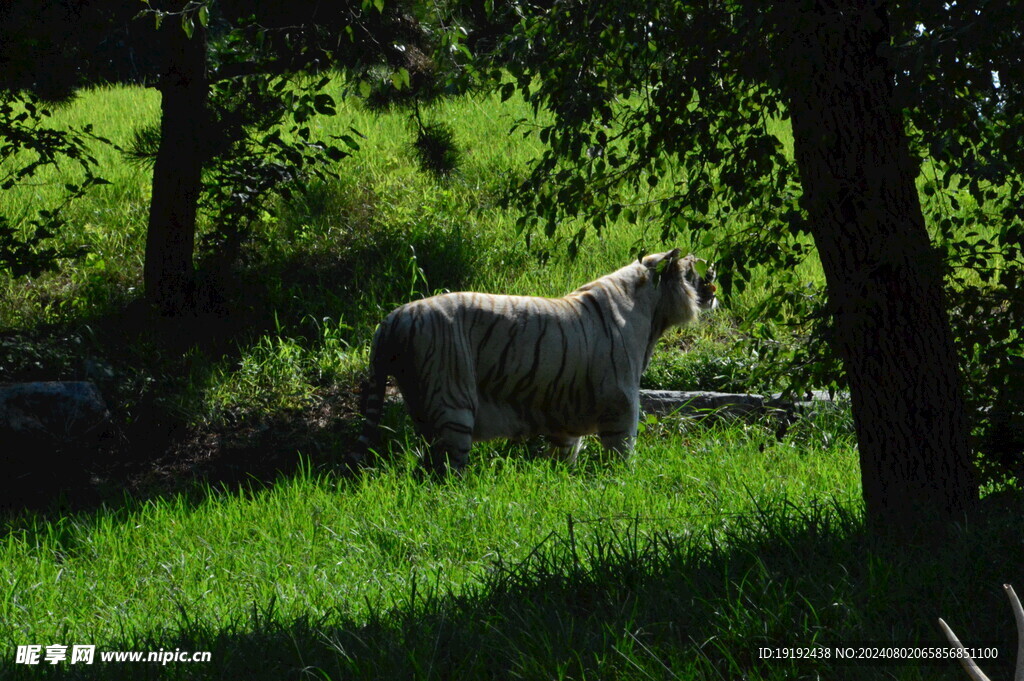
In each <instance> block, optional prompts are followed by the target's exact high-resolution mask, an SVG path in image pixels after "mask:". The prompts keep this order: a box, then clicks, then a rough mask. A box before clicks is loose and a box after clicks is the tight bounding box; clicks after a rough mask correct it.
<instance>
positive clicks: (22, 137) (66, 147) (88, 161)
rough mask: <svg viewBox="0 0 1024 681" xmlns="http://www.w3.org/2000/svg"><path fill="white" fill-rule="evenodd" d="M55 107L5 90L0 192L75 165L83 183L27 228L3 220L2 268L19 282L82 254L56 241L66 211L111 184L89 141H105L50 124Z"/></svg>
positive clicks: (68, 187)
mask: <svg viewBox="0 0 1024 681" xmlns="http://www.w3.org/2000/svg"><path fill="white" fill-rule="evenodd" d="M51 115H52V114H51V110H50V108H49V107H48V106H47V105H45V104H44V103H43V102H42V101H41V100H40V99H39V97H38V96H36V95H35V94H33V93H31V92H28V91H21V92H12V91H5V90H0V190H2V191H6V190H9V189H11V188H12V187H14V186H15V185H20V184H24V183H27V182H30V181H32V180H33V179H34V178H36V177H37V174H38V172H39V171H40V170H41V169H43V168H46V167H55V166H58V165H62V164H71V165H73V166H75V167H76V169H77V171H78V174H79V176H80V179H74V180H71V179H69V180H67V181H66V182H65V183H64V189H65V195H64V198H63V200H62V201H61V203H59V204H58V205H56V206H48V207H43V208H38V209H36V212H35V215H34V216H31V217H27V218H26V224H25V226H24V227H20V226H18V225H16V224H12V222H11V221H10V219H9V218H7V217H6V216H0V269H6V270H8V271H10V272H11V274H13V275H14V276H16V277H20V276H25V275H37V274H39V273H41V272H43V271H45V270H48V269H53V268H54V267H55V266H56V262H57V261H58V260H59V259H61V258H71V257H76V256H79V255H81V254H82V250H81V249H77V248H76V249H67V248H58V247H56V246H54V245H53V243H52V241H51V239H52V237H53V236H54V235H55V234H56V233H57V232H58V231H59V230H60V229H61V228H62V227H63V226H64V224H65V218H64V217H63V214H62V211H63V210H64V209H65V208H66V207H67V206H68V204H70V203H71V202H72V201H74V200H75V199H77V198H79V197H81V196H82V195H83V194H85V192H86V191H88V190H89V189H90V188H91V187H94V186H96V185H101V184H107V181H106V180H104V179H102V178H101V177H99V176H98V175H96V172H95V171H96V165H97V164H96V159H95V158H94V157H93V156H92V155H91V154H90V153H89V150H88V146H87V141H89V140H100V141H102V142H106V141H107V140H104V139H103V138H100V137H97V136H96V135H94V134H93V133H92V128H91V126H85V127H84V128H83V129H81V130H75V129H66V130H61V129H56V128H51V127H48V126H47V125H46V119H48V118H49V117H50V116H51Z"/></svg>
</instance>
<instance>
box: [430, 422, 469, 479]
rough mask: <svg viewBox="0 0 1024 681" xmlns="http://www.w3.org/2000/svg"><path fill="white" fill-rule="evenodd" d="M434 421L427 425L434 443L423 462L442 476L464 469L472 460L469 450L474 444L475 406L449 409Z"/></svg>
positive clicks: (431, 444) (432, 471)
mask: <svg viewBox="0 0 1024 681" xmlns="http://www.w3.org/2000/svg"><path fill="white" fill-rule="evenodd" d="M434 421H435V422H434V423H433V424H431V425H430V426H428V427H425V428H423V434H424V436H425V437H426V439H427V441H428V442H429V443H430V447H429V449H428V451H427V454H426V456H425V458H424V461H423V463H424V465H425V467H426V468H427V470H428V471H430V472H431V473H433V474H435V475H438V476H444V475H446V474H447V473H450V472H455V473H460V472H461V471H462V470H463V469H464V468H465V467H466V465H467V464H469V450H470V448H471V447H472V446H473V410H472V409H468V408H466V409H446V410H445V411H444V414H443V417H442V418H440V419H434Z"/></svg>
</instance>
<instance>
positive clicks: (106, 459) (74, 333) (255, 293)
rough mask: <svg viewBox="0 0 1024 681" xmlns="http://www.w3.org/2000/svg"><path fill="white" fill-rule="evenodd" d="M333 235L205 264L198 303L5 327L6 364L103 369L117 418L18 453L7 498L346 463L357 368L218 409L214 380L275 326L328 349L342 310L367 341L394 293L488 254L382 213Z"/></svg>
mask: <svg viewBox="0 0 1024 681" xmlns="http://www.w3.org/2000/svg"><path fill="white" fill-rule="evenodd" d="M319 238H321V241H311V242H310V243H307V244H305V245H304V246H301V245H300V246H294V244H293V245H292V246H293V247H292V248H290V250H288V251H287V252H284V251H282V252H279V253H275V252H274V251H273V249H268V251H269V254H268V253H267V252H263V253H262V255H261V256H260V260H259V261H258V262H250V263H249V264H248V265H245V266H242V267H241V268H240V269H238V270H235V271H233V272H232V273H231V274H230V275H228V276H224V277H217V276H213V275H210V274H206V275H203V276H201V277H200V285H199V287H198V292H197V299H198V300H199V303H200V304H199V305H198V308H199V311H198V312H197V313H196V314H194V315H187V316H184V317H179V318H174V319H167V318H163V317H160V316H159V315H157V314H155V313H154V312H153V311H152V310H151V309H150V308H149V307H148V306H147V305H146V304H145V303H144V302H142V301H135V302H132V303H129V304H127V305H124V306H122V307H121V308H120V309H118V310H117V311H115V312H111V313H107V314H105V315H103V316H98V317H91V318H87V319H86V318H82V319H77V320H74V321H73V322H69V323H68V324H67V325H66V326H65V327H64V328H61V329H36V330H34V331H32V332H31V333H27V334H23V335H21V336H19V337H12V339H10V340H7V339H5V338H0V341H4V342H0V367H3V374H2V376H0V378H2V380H5V381H39V380H92V381H94V382H95V383H96V384H97V385H98V387H99V389H100V392H101V393H102V394H103V396H104V398H105V400H106V402H107V404H108V406H109V407H110V411H111V414H112V419H113V427H112V429H111V430H110V432H111V436H109V437H106V438H105V439H103V440H102V441H99V442H88V443H81V444H71V445H67V444H62V445H60V446H59V447H58V446H55V445H54V444H53V443H51V442H50V441H49V440H47V439H45V438H42V439H40V441H39V442H32V443H29V444H28V445H26V446H25V447H24V448H23V449H24V451H19V452H13V453H9V456H10V457H11V458H12V460H15V459H16V460H17V461H18V462H19V466H20V470H19V473H18V476H17V480H14V481H11V480H8V482H6V483H0V510H4V509H14V510H18V509H22V508H27V509H33V510H43V511H52V512H53V513H54V514H59V513H64V512H66V511H67V510H69V509H72V510H85V509H89V508H92V507H95V506H97V505H99V504H101V503H102V504H105V505H107V506H118V505H120V504H121V503H123V501H124V497H125V492H128V494H129V495H130V496H132V497H134V498H143V499H144V498H148V497H152V496H158V495H167V494H176V493H179V492H182V491H191V493H193V494H198V495H202V494H203V490H206V489H209V488H210V487H214V488H218V487H239V486H252V485H271V484H273V482H274V481H275V480H276V479H278V478H279V477H280V476H281V475H282V474H283V475H291V474H292V473H294V472H295V470H296V468H297V467H298V465H299V462H300V456H299V455H300V454H302V455H303V456H305V457H306V458H307V460H309V461H311V462H312V464H313V466H314V467H315V468H317V469H325V468H329V467H332V466H334V465H335V464H337V463H339V462H340V460H341V458H342V456H341V455H342V454H344V453H345V452H346V451H347V450H348V449H349V448H350V446H351V443H352V442H354V439H355V434H356V431H357V429H358V413H357V412H358V396H357V395H356V394H355V393H354V387H355V386H354V381H353V380H352V379H351V377H347V378H346V377H340V378H339V377H334V376H330V375H313V376H308V377H303V380H308V381H310V383H311V384H312V390H313V391H315V399H313V400H311V405H309V404H307V405H304V406H303V407H302V408H294V409H293V408H278V409H267V408H265V405H263V404H262V403H261V402H260V401H259V400H252V401H250V402H249V403H247V402H246V401H245V400H242V399H238V400H236V402H237V403H239V404H237V405H236V406H232V407H230V408H227V409H221V410H220V411H219V412H218V413H215V414H214V416H213V417H212V418H209V417H208V411H209V410H210V407H209V406H208V405H204V404H203V401H204V399H205V397H204V394H203V393H204V390H205V388H204V386H208V385H210V384H212V383H213V382H215V381H216V380H218V378H217V377H218V375H219V373H218V372H224V371H225V370H226V371H229V372H230V371H232V370H234V369H233V368H236V367H237V366H238V363H239V361H240V360H241V358H242V357H244V356H245V355H246V354H247V353H249V352H250V351H251V348H252V347H253V346H254V344H256V343H258V342H260V339H261V338H264V337H266V336H271V337H273V338H287V339H288V340H289V341H290V342H294V343H296V344H297V346H299V347H301V348H303V349H304V351H308V352H309V354H310V356H315V353H316V352H317V351H318V348H320V347H321V346H322V345H323V343H324V333H325V331H324V328H325V326H326V325H327V324H334V325H336V326H337V330H336V333H337V334H338V336H337V337H339V338H340V339H341V341H342V342H347V343H351V344H352V345H355V346H358V345H359V344H361V343H363V342H365V340H366V336H367V335H368V334H370V333H372V331H373V328H374V327H375V325H376V322H377V321H379V319H380V318H381V317H382V316H383V314H384V313H385V312H386V311H387V310H389V309H390V308H391V306H393V305H395V304H398V303H400V302H402V301H404V300H407V299H409V298H410V296H418V295H427V294H429V293H430V292H431V291H430V290H428V289H427V288H426V284H427V283H429V285H430V286H431V287H433V286H439V287H447V288H459V287H460V285H461V284H462V283H464V282H465V281H467V279H468V277H470V276H471V273H472V272H473V270H474V268H475V267H477V266H478V265H479V263H478V262H477V260H476V255H475V250H474V247H473V243H472V240H471V239H467V238H466V237H465V236H464V235H462V234H460V233H459V231H458V230H457V229H449V230H447V231H446V230H436V231H434V232H426V231H420V232H413V233H409V234H406V233H403V232H402V231H401V230H399V229H397V228H388V229H383V228H380V229H378V230H377V231H375V232H372V233H371V232H369V231H367V233H359V234H355V233H353V234H351V235H350V237H349V241H348V242H347V243H346V244H344V248H341V247H339V245H338V244H334V243H328V242H327V241H326V239H327V236H325V235H319ZM332 332H334V331H332ZM54 339H57V340H54ZM67 339H74V341H73V342H69V341H68V340H67ZM33 350H36V351H37V352H36V354H33V353H32V351H33ZM36 355H38V356H36ZM225 368H226V369H225ZM311 373H312V374H317V373H318V372H317V371H315V367H313V368H312V369H311ZM346 381H347V383H346ZM204 410H205V411H204ZM55 471H59V472H61V474H60V475H55V474H54V472H55Z"/></svg>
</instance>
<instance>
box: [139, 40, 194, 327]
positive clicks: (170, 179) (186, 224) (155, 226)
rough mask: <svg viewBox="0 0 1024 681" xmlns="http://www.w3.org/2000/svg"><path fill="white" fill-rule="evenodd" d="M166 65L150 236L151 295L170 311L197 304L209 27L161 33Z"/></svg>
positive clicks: (174, 312) (148, 289) (148, 276)
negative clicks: (195, 263) (196, 261)
mask: <svg viewBox="0 0 1024 681" xmlns="http://www.w3.org/2000/svg"><path fill="white" fill-rule="evenodd" d="M159 33H160V36H161V38H162V39H163V40H165V41H166V42H165V50H164V54H165V55H166V57H167V64H166V66H165V68H164V71H163V74H162V76H161V79H160V84H159V89H160V95H161V105H160V113H161V118H160V146H159V149H158V151H157V157H156V163H155V165H154V166H153V196H152V199H151V202H150V209H149V231H148V233H147V235H146V263H145V271H144V279H145V284H146V297H147V298H149V300H150V301H152V302H153V303H154V304H156V305H157V307H158V308H159V309H160V310H161V312H163V313H164V314H166V315H179V314H181V313H183V312H187V311H190V310H191V309H192V308H193V305H194V287H195V271H194V269H193V264H192V256H193V254H194V252H195V233H196V209H197V202H198V200H199V191H200V186H201V179H202V178H201V173H202V165H203V154H202V145H201V139H202V137H201V135H202V132H203V123H204V121H205V119H206V97H207V77H206V31H205V30H204V29H203V27H202V26H201V25H199V24H198V22H197V24H196V26H195V30H194V32H193V34H192V37H191V38H189V37H188V36H187V35H186V34H185V32H184V31H183V30H182V28H181V26H180V25H179V24H178V22H175V21H168V22H167V24H166V25H165V26H164V27H163V28H162V30H161V31H160V32H159Z"/></svg>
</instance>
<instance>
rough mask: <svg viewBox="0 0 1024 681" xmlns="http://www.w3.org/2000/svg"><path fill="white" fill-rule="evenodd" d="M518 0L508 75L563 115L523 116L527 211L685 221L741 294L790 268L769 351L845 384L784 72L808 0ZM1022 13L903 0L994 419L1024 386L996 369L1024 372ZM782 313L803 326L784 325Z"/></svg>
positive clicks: (930, 178)
mask: <svg viewBox="0 0 1024 681" xmlns="http://www.w3.org/2000/svg"><path fill="white" fill-rule="evenodd" d="M519 7H520V10H521V19H520V21H519V22H518V23H517V24H516V25H515V26H514V27H513V28H512V30H511V33H510V35H509V37H508V38H507V39H506V40H505V42H504V44H503V45H502V46H501V47H500V48H499V49H497V50H496V51H495V52H494V60H495V61H494V64H493V65H494V66H497V65H499V64H504V65H506V66H507V68H508V72H509V73H510V74H511V80H507V81H506V82H504V83H502V84H500V86H499V89H500V92H501V93H502V96H503V97H505V98H508V97H510V96H511V95H512V94H513V92H515V91H519V92H520V93H522V95H523V97H525V98H526V99H527V100H528V101H529V102H530V103H531V104H532V105H533V108H534V111H535V112H538V111H540V110H541V109H544V110H546V111H548V112H549V113H550V115H551V116H552V118H551V121H550V122H549V123H540V124H538V123H535V122H533V121H529V120H525V119H524V120H522V121H519V122H518V123H517V125H516V127H515V128H514V130H517V131H520V132H522V134H523V135H524V136H527V135H537V136H538V137H539V138H540V140H541V141H542V142H543V143H545V145H546V147H547V150H546V152H545V154H544V156H543V158H542V159H541V160H540V161H539V162H538V163H537V164H536V165H535V167H534V168H533V172H532V173H531V174H530V176H529V177H528V178H527V179H526V180H525V181H524V182H522V183H520V184H519V185H518V186H517V187H516V188H515V190H514V194H515V197H516V199H517V200H518V201H519V203H520V204H521V205H523V206H525V207H526V208H527V209H528V210H527V212H526V215H525V216H524V217H523V219H522V220H521V222H520V228H521V229H522V230H523V231H524V232H525V233H526V234H527V235H528V236H529V235H530V234H533V233H536V232H543V233H544V234H546V235H547V236H549V237H550V236H559V237H560V238H567V239H568V241H569V251H570V253H573V252H574V251H575V250H576V249H577V248H578V247H579V245H580V244H581V243H582V241H583V239H584V238H586V236H587V234H588V232H590V231H595V232H598V233H600V232H601V231H603V230H604V229H606V228H608V226H609V225H611V224H612V223H616V222H618V223H621V222H622V221H625V222H627V223H630V224H642V225H645V226H649V228H650V237H649V238H650V239H652V240H653V239H661V240H669V239H674V238H677V237H678V236H680V235H685V236H688V237H690V240H691V241H692V242H693V243H697V244H701V247H702V248H703V249H707V251H708V252H707V253H706V254H707V255H711V256H717V259H718V260H719V262H720V267H719V272H720V274H719V279H720V282H721V284H722V286H723V289H724V290H725V293H726V295H728V294H729V293H730V292H733V291H738V290H741V289H743V288H744V287H745V285H746V283H747V281H749V279H750V278H751V276H752V275H753V273H754V272H755V271H760V272H764V271H766V270H767V271H769V272H771V277H772V278H773V279H774V281H775V286H774V288H773V289H772V290H770V291H769V292H768V294H767V295H766V296H765V297H764V299H763V301H762V302H761V304H760V305H759V306H758V307H757V308H756V309H755V310H754V311H753V313H752V314H750V315H749V319H748V322H747V331H748V332H749V334H750V337H751V341H750V342H751V343H753V344H754V345H755V347H756V350H757V352H758V354H759V355H760V356H761V357H762V359H763V360H764V362H763V364H762V366H763V367H771V369H769V371H772V372H774V373H775V374H776V377H777V378H779V379H784V381H785V382H786V383H788V384H789V387H790V388H792V389H794V390H799V389H803V388H805V387H810V386H815V387H828V386H831V385H837V384H841V383H842V382H843V380H844V379H843V374H842V370H841V366H840V364H839V362H838V361H837V360H836V358H835V357H834V356H833V355H832V351H831V349H830V347H829V345H828V343H827V341H828V339H829V338H830V336H831V334H832V333H833V331H832V326H831V313H830V309H829V307H828V302H827V298H826V296H825V295H824V291H822V290H815V289H812V288H808V287H807V286H805V285H804V283H803V282H801V281H800V279H799V277H798V275H797V274H795V272H796V269H795V268H796V266H797V265H799V264H800V263H801V262H803V261H804V260H806V259H807V258H808V257H812V256H813V254H814V248H813V245H812V244H811V242H810V239H809V236H808V235H809V232H810V230H809V225H808V222H807V213H806V211H805V209H804V205H803V194H802V190H801V185H800V181H799V180H800V178H799V176H798V173H797V169H796V166H795V163H794V161H793V157H792V153H791V152H790V151H789V149H788V148H787V145H788V142H789V135H788V121H787V118H788V112H787V108H786V105H785V99H784V97H785V95H786V93H785V88H786V82H787V81H791V80H793V79H799V78H801V73H800V72H799V66H795V65H796V64H799V63H800V60H799V59H795V58H794V57H795V56H797V55H796V54H795V53H794V50H796V51H799V50H800V49H801V47H800V46H799V45H795V44H787V42H786V40H785V39H784V37H783V36H784V34H785V31H783V30H782V27H784V26H787V25H791V23H792V22H794V21H800V20H801V18H800V12H801V7H800V3H798V2H782V3H768V4H766V3H757V2H748V1H740V2H729V3H706V2H699V1H698V2H692V1H689V0H645V1H642V2H628V3H627V2H611V3H587V2H581V1H579V0H559V1H556V2H553V3H550V2H544V3H527V4H523V5H520V6H519ZM1022 19H1024V7H1021V6H1019V5H1017V4H1010V3H995V2H982V3H970V4H969V6H968V5H966V4H962V3H940V2H934V3H931V2H929V3H891V9H890V21H891V26H890V31H891V35H892V42H891V44H890V46H889V52H888V54H887V56H888V58H889V59H890V60H891V62H892V70H893V72H894V73H896V74H898V75H897V78H896V82H895V83H894V98H895V103H896V104H897V105H898V106H900V107H901V108H902V109H903V111H904V112H905V120H906V123H907V127H908V131H909V132H910V135H911V142H912V148H913V150H914V152H915V153H916V154H917V155H918V157H919V158H920V159H921V168H922V173H923V178H922V181H923V185H922V190H923V193H924V197H925V202H924V208H925V215H926V217H927V219H928V222H929V224H930V226H931V228H932V232H933V239H934V243H935V245H936V247H937V248H938V249H939V250H940V252H942V253H943V254H944V255H945V268H946V270H945V274H946V281H947V289H948V292H949V297H950V303H951V305H952V306H953V307H954V308H955V309H958V310H961V312H960V313H959V314H957V315H954V331H955V333H956V335H957V338H958V343H959V346H960V348H961V350H962V356H963V357H964V368H965V370H966V371H965V373H966V374H967V375H968V380H969V383H970V391H971V393H972V395H974V396H975V397H976V398H977V399H975V406H976V407H977V408H978V410H977V411H976V413H978V414H980V415H981V416H979V420H978V426H979V428H980V429H981V430H985V429H986V428H988V426H987V425H986V422H987V421H988V416H987V415H988V414H993V413H995V412H996V411H999V410H993V409H992V407H993V405H994V403H995V401H999V400H1008V401H1009V402H1011V403H1013V406H1012V407H1010V412H1020V411H1021V410H1022V406H1021V402H1020V396H1019V395H1014V394H1013V391H1012V390H1008V389H1002V388H999V387H998V386H1005V385H1014V384H1019V383H1020V379H1021V376H1020V361H1019V358H1020V357H1021V356H1022V354H1024V336H1022V334H1021V333H1020V328H1021V326H1020V324H1019V319H1020V317H1019V314H1020V310H1021V304H1020V302H1019V298H1020V294H1018V293H1016V292H1017V291H1019V290H1020V288H1021V284H1022V283H1024V282H1022V280H1021V274H1022V271H1024V270H1022V266H1024V257H1022V251H1024V242H1022V237H1024V212H1022V211H1024V208H1022V206H1024V202H1022V200H1021V199H1022V195H1021V188H1022V186H1024V180H1022V175H1021V173H1022V171H1024V143H1022V140H1024V134H1022V133H1024V98H1022V97H1021V96H1020V95H1021V93H1020V88H1021V85H1020V84H1021V82H1022V80H1024V78H1022V76H1024V58H1022V55H1021V53H1020V51H1019V49H1016V48H1015V46H1016V45H1019V39H1020V30H1019V27H1020V26H1021V25H1024V24H1022ZM972 205H973V206H976V209H974V210H973V211H965V210H961V208H965V207H968V206H972ZM637 248H638V250H639V249H642V248H643V244H642V243H640V244H638V245H637ZM713 251H717V253H714V252H713ZM984 301H988V302H987V303H986V302H984ZM978 304H983V306H985V305H987V308H986V309H985V310H984V311H982V310H978V311H977V312H976V311H975V309H976V307H977V305H978ZM780 324H782V325H785V326H789V327H791V330H793V331H795V332H796V336H795V337H796V338H798V339H802V342H800V343H797V344H795V345H794V344H792V343H790V342H786V341H784V340H782V339H781V338H780V334H778V333H777V332H776V329H777V327H778V326H779V325H780ZM781 336H789V334H783V335H781Z"/></svg>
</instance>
